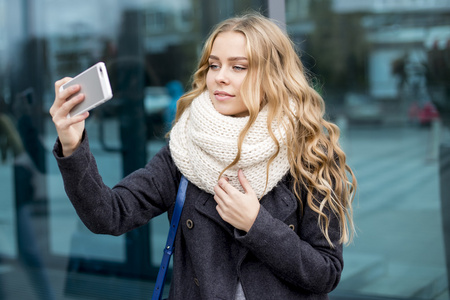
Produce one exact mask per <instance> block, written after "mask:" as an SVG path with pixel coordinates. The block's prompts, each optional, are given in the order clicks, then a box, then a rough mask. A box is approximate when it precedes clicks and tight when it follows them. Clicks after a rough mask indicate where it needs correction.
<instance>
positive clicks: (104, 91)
mask: <svg viewBox="0 0 450 300" xmlns="http://www.w3.org/2000/svg"><path fill="white" fill-rule="evenodd" d="M74 84H79V85H80V86H81V90H80V91H79V92H78V93H76V94H75V95H73V96H76V95H77V94H79V93H83V94H84V96H85V97H84V101H83V102H81V103H80V104H78V105H76V106H75V107H74V108H73V109H72V110H71V111H70V113H69V115H68V117H69V118H70V117H73V116H76V115H79V114H82V113H84V112H86V111H89V110H91V109H93V108H95V107H97V106H99V105H100V104H102V103H105V102H106V101H108V100H110V99H111V98H112V97H113V94H112V89H111V84H110V83H109V77H108V72H107V71H106V66H105V64H104V63H103V62H99V63H96V64H95V65H93V66H92V67H90V68H89V69H87V70H85V71H84V72H82V73H80V74H79V75H77V76H75V77H74V78H72V79H71V80H70V81H69V82H66V83H65V84H63V85H62V86H61V88H60V89H59V90H60V91H63V90H64V89H66V88H68V87H70V86H72V85H74ZM73 96H72V97H73Z"/></svg>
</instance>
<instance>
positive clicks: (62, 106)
mask: <svg viewBox="0 0 450 300" xmlns="http://www.w3.org/2000/svg"><path fill="white" fill-rule="evenodd" d="M70 79H71V78H69V77H66V78H63V79H61V80H58V81H56V82H55V101H54V102H53V105H52V107H51V108H50V115H51V116H52V120H53V123H54V124H55V127H56V131H57V132H58V137H59V140H60V142H61V146H62V151H63V155H64V156H69V155H71V154H72V153H73V152H74V151H75V150H76V149H77V148H78V146H79V145H80V143H81V138H82V136H83V131H84V120H86V118H87V117H88V116H89V112H85V113H83V114H80V115H78V116H74V117H71V118H69V117H67V115H68V114H69V112H70V110H71V109H72V108H73V107H74V106H75V105H77V104H78V103H80V102H82V101H83V100H84V95H83V94H82V93H80V94H78V95H77V96H76V97H72V98H71V99H70V100H68V99H69V98H70V96H72V95H74V94H76V93H77V92H79V91H80V89H81V87H80V86H79V85H74V86H71V87H69V88H67V89H65V90H63V91H61V92H60V91H59V88H60V87H61V86H62V85H63V84H64V83H66V82H68V81H69V80H70Z"/></svg>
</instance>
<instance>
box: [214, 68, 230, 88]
mask: <svg viewBox="0 0 450 300" xmlns="http://www.w3.org/2000/svg"><path fill="white" fill-rule="evenodd" d="M216 82H217V83H220V84H228V83H229V79H228V73H227V71H226V69H225V68H221V69H220V70H219V71H218V72H217V74H216Z"/></svg>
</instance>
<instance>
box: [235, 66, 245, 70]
mask: <svg viewBox="0 0 450 300" xmlns="http://www.w3.org/2000/svg"><path fill="white" fill-rule="evenodd" d="M233 68H234V69H235V70H236V71H243V70H247V68H246V67H242V66H234V67H233Z"/></svg>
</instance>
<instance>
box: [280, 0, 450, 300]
mask: <svg viewBox="0 0 450 300" xmlns="http://www.w3.org/2000/svg"><path fill="white" fill-rule="evenodd" d="M449 16H450V1H446V0H444V1H414V0H409V1H408V0H407V1H360V0H358V1H352V0H336V1H328V0H321V1H312V0H303V1H296V0H286V21H287V30H288V32H289V34H290V35H291V37H292V38H293V39H294V41H295V42H296V44H297V45H298V46H299V48H300V49H301V52H302V60H303V62H304V64H305V65H306V66H307V67H308V68H309V70H311V73H312V77H313V78H314V80H315V83H316V85H317V89H318V90H319V91H320V93H321V94H322V95H323V97H324V99H325V101H326V105H327V113H328V116H329V118H330V119H331V120H333V121H334V122H336V123H337V124H338V125H339V127H340V129H341V134H342V142H341V143H342V147H343V148H344V150H345V151H346V154H347V158H348V163H349V164H350V166H351V167H352V168H353V170H354V171H355V173H356V177H357V179H358V184H359V191H358V193H357V196H356V199H357V200H356V203H355V210H354V215H355V222H356V227H357V228H356V229H357V237H356V238H355V240H354V243H353V244H351V245H350V246H348V247H347V248H346V249H345V251H344V257H345V268H344V272H343V274H342V280H341V283H340V285H339V286H338V288H337V290H336V291H334V292H333V293H332V298H333V299H370V298H371V297H373V298H377V297H380V298H381V299H383V298H384V299H448V279H447V268H446V253H450V252H449V250H448V249H446V247H445V243H444V238H445V239H447V238H448V235H449V232H448V231H443V225H444V226H445V224H446V219H447V213H446V212H447V211H446V210H444V207H445V206H446V205H447V204H446V202H447V201H448V199H450V196H449V194H448V190H447V192H445V188H443V187H442V184H441V185H440V182H441V183H442V182H444V184H445V185H447V184H446V183H445V181H442V180H445V179H444V178H447V179H448V178H449V177H448V175H446V173H445V172H443V170H448V163H447V165H445V163H446V162H445V161H448V156H447V155H446V154H445V153H446V152H444V150H446V149H448V148H445V147H446V146H445V145H446V144H448V142H449V137H448V134H446V132H448V121H449V120H450V119H449V118H448V110H449V108H448V105H449V102H448V101H449V100H448V99H449V98H448V97H449V95H448V87H449V86H448V84H449V79H450V77H449V73H448V70H449V67H450V66H449V64H448V60H447V59H448V57H449V56H448V55H449V53H450V48H449V43H448V41H449V37H450V18H449ZM444 57H446V58H445V59H444ZM439 59H440V60H439ZM436 61H439V63H437V64H436ZM445 89H447V90H446V91H447V92H446V93H447V94H445V92H444V91H445ZM439 115H440V116H439ZM440 148H441V151H439V150H440ZM447 151H448V150H447ZM439 153H440V155H439ZM447 153H448V152H447ZM446 166H447V167H446ZM445 176H447V177H445ZM442 216H444V217H442ZM447 259H448V257H447ZM377 299H379V298H377Z"/></svg>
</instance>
